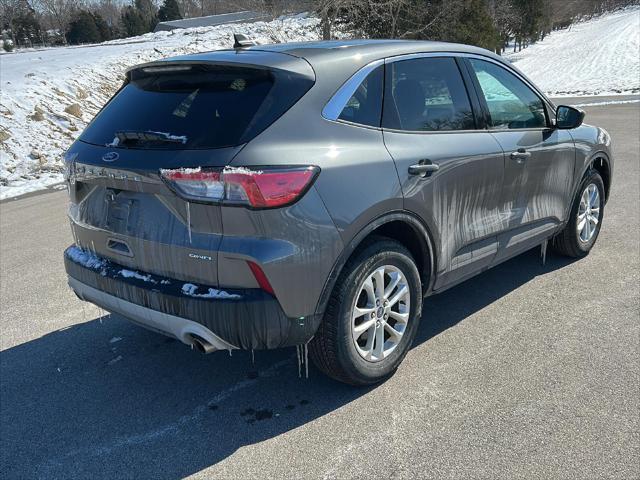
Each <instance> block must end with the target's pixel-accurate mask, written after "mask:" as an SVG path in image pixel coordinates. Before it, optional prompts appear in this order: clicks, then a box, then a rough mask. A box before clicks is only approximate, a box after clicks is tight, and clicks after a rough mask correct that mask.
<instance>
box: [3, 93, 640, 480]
mask: <svg viewBox="0 0 640 480" xmlns="http://www.w3.org/2000/svg"><path fill="white" fill-rule="evenodd" d="M636 98H637V97H636ZM599 101H601V100H599V99H579V100H574V101H573V102H575V103H588V102H599ZM639 105H640V104H638V103H627V104H615V105H600V106H591V107H590V106H586V107H585V109H586V110H587V119H586V122H587V123H593V124H596V125H600V126H603V127H604V128H606V129H607V130H608V131H609V133H611V135H612V137H613V142H614V153H615V157H616V170H615V176H614V179H613V190H612V195H611V199H610V201H609V203H608V204H607V207H606V211H605V217H604V224H603V229H602V232H601V234H600V238H599V240H598V243H597V245H596V247H595V248H594V250H593V252H592V253H591V254H590V255H589V256H588V257H587V258H585V259H583V260H580V261H572V260H570V259H566V258H562V257H559V256H556V255H554V254H549V256H548V258H547V262H546V265H544V266H543V265H542V264H541V262H540V259H539V251H538V250H532V251H530V252H528V253H526V254H524V255H522V256H520V257H518V258H516V259H513V260H511V261H509V262H507V263H505V264H503V265H501V266H499V267H496V268H495V269H492V270H490V271H488V272H487V273H484V274H482V275H480V276H478V277H476V278H475V279H472V280H469V281H467V282H465V283H463V284H461V285H459V286H457V287H455V288H454V289H452V290H449V291H448V292H446V293H443V294H441V295H438V296H435V297H431V298H429V299H428V300H427V301H426V302H425V306H424V314H423V320H422V324H421V327H420V331H419V333H418V338H417V340H416V342H415V345H414V347H413V349H412V350H411V351H410V352H409V354H408V356H407V358H406V360H405V362H404V363H403V364H402V366H401V368H400V370H399V371H398V372H397V373H396V375H395V376H393V377H392V378H391V379H390V380H388V381H387V382H385V383H384V384H382V385H379V386H376V387H373V388H365V389H362V388H352V387H348V386H345V385H342V384H339V383H336V382H334V381H331V380H329V379H327V378H325V377H323V376H322V375H321V374H320V373H319V372H318V371H316V370H315V369H313V368H311V369H310V374H309V379H300V378H298V367H297V363H296V352H295V349H293V348H291V349H286V350H278V351H259V352H256V354H255V365H254V364H252V361H251V354H250V353H248V352H234V353H233V356H229V354H228V353H227V352H217V353H214V354H212V355H208V356H204V355H201V354H199V353H197V352H196V351H192V350H190V349H189V348H188V347H186V346H184V345H182V344H181V343H179V342H177V341H172V340H171V339H168V338H165V337H162V336H160V335H157V334H155V333H152V332H148V331H146V330H143V329H141V328H139V327H136V326H133V325H131V324H130V323H128V322H127V321H125V320H123V319H122V318H119V317H117V316H115V315H114V316H109V315H108V314H106V313H105V312H101V311H99V310H98V309H97V308H96V307H93V306H91V305H89V304H86V303H82V302H80V301H79V300H77V299H76V298H75V296H74V295H73V294H72V293H71V291H70V290H69V289H68V287H67V286H66V277H65V274H64V268H63V264H62V251H63V250H64V248H65V247H66V246H68V245H69V244H71V243H72V238H71V233H70V230H69V228H68V224H67V220H66V217H65V215H66V211H65V209H66V194H65V192H64V191H49V192H47V193H43V194H38V195H31V196H28V197H26V198H23V199H19V200H15V201H8V202H4V203H2V204H1V205H0V235H1V246H0V270H1V271H0V289H1V291H0V296H1V299H2V301H1V304H0V329H1V332H2V333H1V349H2V352H1V353H0V362H1V371H0V394H1V397H0V409H1V425H2V431H1V441H2V449H1V450H2V458H1V465H0V472H2V474H1V475H2V477H4V478H52V477H58V478H70V477H77V478H110V479H113V478H125V477H136V478H152V477H154V478H157V477H162V478H178V477H184V476H189V475H193V476H194V477H196V478H198V477H220V478H250V477H280V478H285V477H286V478H333V477H364V476H373V475H376V476H378V477H379V478H383V477H384V478H386V477H394V478H396V477H397V478H416V477H428V478H497V477H498V478H518V477H526V478H580V479H585V478H624V479H629V478H638V477H639V476H640V428H639V427H640V290H639V289H640V176H639V171H640V140H639V139H640V108H639Z"/></svg>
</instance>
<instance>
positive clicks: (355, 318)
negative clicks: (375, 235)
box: [351, 265, 411, 362]
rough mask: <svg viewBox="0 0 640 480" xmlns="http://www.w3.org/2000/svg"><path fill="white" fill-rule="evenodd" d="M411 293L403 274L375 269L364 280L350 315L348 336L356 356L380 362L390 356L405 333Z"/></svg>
mask: <svg viewBox="0 0 640 480" xmlns="http://www.w3.org/2000/svg"><path fill="white" fill-rule="evenodd" d="M410 310H411V293H410V290H409V285H408V284H407V280H406V278H405V275H404V274H403V273H402V271H401V270H400V269H399V268H398V267H396V266H394V265H384V266H381V267H377V268H376V269H375V270H374V271H373V272H372V273H370V274H369V275H368V276H367V278H366V279H365V280H364V282H363V283H362V285H360V289H359V290H358V294H357V296H356V300H355V304H354V306H353V309H352V315H351V333H352V337H353V342H354V344H355V347H356V350H357V351H358V354H359V355H360V356H361V357H362V358H364V359H365V360H367V361H369V362H379V361H381V360H383V359H384V358H386V357H387V356H389V355H390V354H391V352H393V351H394V350H395V349H396V347H397V346H398V344H399V343H400V341H401V340H402V336H403V335H404V332H405V331H406V329H407V323H408V321H409V312H410Z"/></svg>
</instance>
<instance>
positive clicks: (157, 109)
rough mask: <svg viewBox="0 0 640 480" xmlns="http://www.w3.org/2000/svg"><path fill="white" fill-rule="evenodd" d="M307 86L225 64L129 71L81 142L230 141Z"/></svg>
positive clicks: (190, 144)
mask: <svg viewBox="0 0 640 480" xmlns="http://www.w3.org/2000/svg"><path fill="white" fill-rule="evenodd" d="M145 70H147V71H145ZM312 84H313V81H312V80H310V79H308V78H306V77H302V76H300V75H298V74H295V73H292V72H287V71H283V70H270V69H264V68H250V67H235V66H228V65H190V66H183V68H182V69H180V68H178V69H175V70H171V69H166V68H165V69H163V68H159V69H157V70H156V69H153V68H149V69H141V70H134V71H133V72H131V79H130V81H129V82H128V83H127V84H126V85H125V86H124V87H123V88H122V89H121V90H120V91H119V92H118V93H117V94H116V95H115V97H114V98H113V99H112V100H111V101H110V102H109V103H108V104H107V105H106V107H105V108H104V109H103V110H102V111H101V112H100V113H99V114H98V116H97V117H96V118H95V119H94V120H93V122H91V124H90V125H89V126H88V127H87V129H86V130H85V131H84V133H83V134H82V136H81V137H80V140H81V141H83V142H86V143H91V144H95V145H109V146H115V147H117V146H120V147H128V148H168V149H209V148H221V147H230V146H236V145H240V144H242V143H246V142H247V141H249V140H251V139H252V138H253V137H255V136H256V135H258V134H259V133H260V132H261V131H263V130H264V129H265V128H267V127H268V126H269V125H270V124H271V123H273V122H274V121H275V120H276V119H277V118H279V117H280V116H281V115H282V114H283V113H284V112H286V110H288V109H289V108H290V107H291V106H292V105H293V104H294V103H295V102H296V101H297V100H298V99H300V97H302V95H304V94H305V93H306V92H307V90H309V88H311V85H312Z"/></svg>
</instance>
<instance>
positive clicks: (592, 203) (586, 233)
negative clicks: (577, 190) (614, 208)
mask: <svg viewBox="0 0 640 480" xmlns="http://www.w3.org/2000/svg"><path fill="white" fill-rule="evenodd" d="M599 221H600V192H599V191H598V187H597V186H596V185H595V184H594V183H590V184H589V185H588V186H587V188H585V190H584V192H582V196H581V197H580V206H579V207H578V223H577V227H576V229H577V231H578V238H579V239H580V241H581V242H588V241H589V240H591V238H592V237H593V235H594V234H595V233H596V230H597V227H598V222H599Z"/></svg>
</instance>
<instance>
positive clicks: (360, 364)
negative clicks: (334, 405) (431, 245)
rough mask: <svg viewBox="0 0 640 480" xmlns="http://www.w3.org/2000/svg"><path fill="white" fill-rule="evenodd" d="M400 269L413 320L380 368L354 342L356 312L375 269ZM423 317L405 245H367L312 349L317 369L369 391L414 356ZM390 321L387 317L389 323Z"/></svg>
mask: <svg viewBox="0 0 640 480" xmlns="http://www.w3.org/2000/svg"><path fill="white" fill-rule="evenodd" d="M383 265H391V266H393V267H396V268H398V269H399V270H400V271H401V272H402V274H403V276H404V278H405V279H406V284H407V286H408V288H409V294H410V301H409V320H408V322H407V325H406V329H405V331H404V334H403V336H402V338H401V340H400V341H399V342H398V343H397V346H396V347H395V349H394V350H393V351H391V352H390V353H389V354H388V356H387V357H386V358H383V359H382V360H379V361H377V362H371V361H367V360H365V359H364V358H363V357H362V356H360V354H358V352H357V350H356V346H355V342H354V340H353V338H352V330H351V328H352V327H351V321H352V320H351V316H352V308H353V306H354V305H355V304H356V302H357V301H358V300H357V299H356V295H360V294H361V290H360V287H361V285H362V283H363V282H364V281H365V279H366V277H367V276H368V275H370V274H371V272H373V271H374V270H375V269H376V268H378V267H381V266H383ZM421 313H422V285H421V281H420V275H419V273H418V269H417V268H416V264H415V261H414V259H413V258H412V256H411V254H410V253H409V251H408V250H407V249H406V248H405V247H404V246H402V245H401V244H400V243H398V242H396V241H394V240H390V239H387V238H385V237H376V238H373V239H372V240H371V241H369V242H367V244H365V245H364V247H363V248H361V249H360V250H359V251H358V252H357V253H356V254H354V256H353V257H352V258H351V259H349V261H348V262H347V264H346V265H345V266H344V268H343V270H342V272H341V274H340V277H339V278H338V281H337V282H336V285H335V287H334V289H333V292H332V294H331V297H330V298H329V302H328V304H327V309H326V311H325V314H324V318H323V321H322V323H321V325H320V327H319V329H318V331H317V332H316V335H315V336H314V338H313V340H312V341H311V343H310V344H309V353H310V356H311V359H312V361H313V363H314V364H315V365H316V367H317V368H318V369H320V370H321V371H322V372H324V373H325V374H326V375H328V376H329V377H331V378H334V379H335V380H338V381H340V382H344V383H348V384H351V385H370V384H373V383H377V382H380V381H382V380H384V379H386V378H388V377H389V376H391V375H392V374H393V373H394V372H395V370H396V369H397V368H398V365H400V363H401V362H402V360H403V359H404V357H405V355H406V354H407V352H408V351H409V348H410V347H411V345H412V343H413V340H414V338H415V336H416V332H417V330H418V324H419V322H420V315H421ZM385 318H386V317H385Z"/></svg>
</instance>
